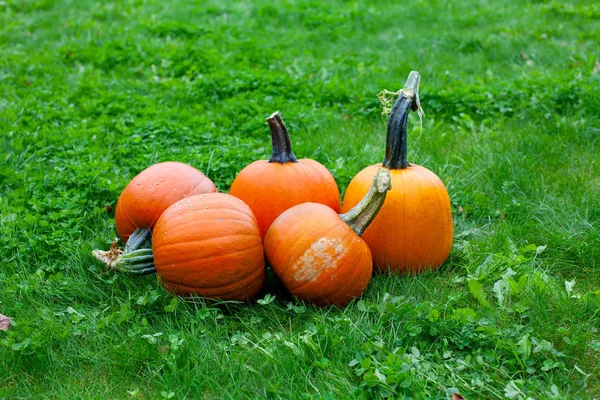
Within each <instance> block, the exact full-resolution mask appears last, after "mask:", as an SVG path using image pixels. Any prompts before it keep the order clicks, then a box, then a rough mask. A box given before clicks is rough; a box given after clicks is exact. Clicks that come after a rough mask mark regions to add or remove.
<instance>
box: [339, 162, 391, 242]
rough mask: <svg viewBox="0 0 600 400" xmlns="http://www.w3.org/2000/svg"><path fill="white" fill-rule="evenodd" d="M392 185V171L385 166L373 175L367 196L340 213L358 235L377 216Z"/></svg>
mask: <svg viewBox="0 0 600 400" xmlns="http://www.w3.org/2000/svg"><path fill="white" fill-rule="evenodd" d="M391 187H392V183H391V177H390V171H389V170H387V169H385V168H379V169H378V170H377V174H376V175H375V176H374V177H373V184H372V185H371V187H370V188H369V191H368V192H367V194H366V195H365V197H363V198H362V200H361V201H360V202H359V203H358V204H357V205H355V206H354V207H353V208H352V209H350V211H348V212H347V213H345V214H340V218H342V220H343V221H344V222H345V223H347V224H348V225H350V228H352V230H353V231H354V232H356V234H357V235H358V236H361V235H362V234H363V232H364V231H365V229H367V227H368V226H369V224H371V222H373V220H374V219H375V217H376V216H377V213H378V212H379V210H380V209H381V206H383V202H384V201H385V197H386V196H387V191H388V190H390V188H391Z"/></svg>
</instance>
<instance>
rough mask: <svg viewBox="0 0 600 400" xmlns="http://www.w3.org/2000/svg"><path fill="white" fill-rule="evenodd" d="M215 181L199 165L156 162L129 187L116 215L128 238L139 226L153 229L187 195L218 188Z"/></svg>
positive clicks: (122, 234) (121, 234) (121, 233)
mask: <svg viewBox="0 0 600 400" xmlns="http://www.w3.org/2000/svg"><path fill="white" fill-rule="evenodd" d="M216 191H217V188H216V187H215V185H214V183H213V182H212V181H211V180H210V179H208V178H207V177H206V176H205V175H204V174H203V173H202V172H200V171H198V170H197V169H196V168H194V167H191V166H189V165H187V164H183V163H180V162H163V163H159V164H154V165H152V166H151V167H148V168H146V169H145V170H143V171H142V172H140V173H139V174H138V175H137V176H136V177H135V178H133V179H132V180H131V181H130V182H129V183H128V184H127V186H126V187H125V189H124V190H123V192H122V193H121V196H120V197H119V201H118V202H117V210H116V213H115V219H116V223H117V232H118V234H119V237H120V238H121V240H123V241H124V242H127V240H128V239H129V236H130V235H131V234H132V233H133V232H134V231H135V230H136V229H137V228H140V229H145V228H149V229H152V228H153V227H154V224H155V223H156V221H158V218H159V217H160V215H161V214H162V213H163V211H165V210H166V209H167V208H168V207H169V206H170V205H172V204H173V203H175V202H177V201H179V200H181V199H183V198H184V197H187V196H192V195H195V194H201V193H211V192H216Z"/></svg>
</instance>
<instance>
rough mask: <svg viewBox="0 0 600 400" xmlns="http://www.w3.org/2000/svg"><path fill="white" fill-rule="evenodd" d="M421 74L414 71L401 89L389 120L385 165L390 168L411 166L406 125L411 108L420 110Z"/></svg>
mask: <svg viewBox="0 0 600 400" xmlns="http://www.w3.org/2000/svg"><path fill="white" fill-rule="evenodd" d="M420 82H421V75H419V73H418V72H417V71H412V72H411V73H410V75H408V79H407V80H406V83H405V84H404V88H403V89H402V90H400V96H399V97H398V100H396V103H395V104H394V107H393V108H392V112H391V114H390V120H389V122H388V129H387V138H386V145H385V158H384V159H383V166H384V167H386V168H388V169H405V168H408V167H409V166H410V163H409V162H408V160H407V158H406V156H407V152H408V149H407V144H406V126H407V125H408V114H409V112H410V110H413V111H420V110H421V104H420V103H419V83H420Z"/></svg>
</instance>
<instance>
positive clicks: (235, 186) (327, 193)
mask: <svg viewBox="0 0 600 400" xmlns="http://www.w3.org/2000/svg"><path fill="white" fill-rule="evenodd" d="M267 123H268V124H269V127H270V129H271V139H272V144H273V153H272V155H271V158H269V160H268V161H267V160H258V161H254V162H253V163H251V164H250V165H248V166H246V167H245V168H244V169H242V170H241V171H240V173H239V174H238V175H237V176H236V178H235V179H234V181H233V183H232V185H231V189H230V191H229V193H230V194H232V195H233V196H236V197H238V198H240V199H242V200H243V201H244V202H246V204H248V205H249V206H250V208H251V209H252V211H253V212H254V215H255V216H256V219H257V221H258V226H259V227H260V232H261V235H262V236H263V237H264V235H265V234H266V232H267V229H269V226H270V225H271V223H272V222H273V221H274V220H275V218H277V217H278V216H279V215H280V214H281V213H282V212H284V211H285V210H287V209H288V208H290V207H293V206H295V205H297V204H301V203H306V202H313V203H321V204H324V205H326V206H328V207H330V208H331V209H333V210H334V211H335V212H338V211H339V209H340V192H339V190H338V187H337V184H336V182H335V179H334V178H333V176H332V175H331V173H330V172H329V170H327V168H325V167H324V166H323V165H322V164H320V163H319V162H317V161H315V160H311V159H307V158H303V159H300V160H298V159H296V157H295V156H294V153H293V152H292V145H291V143H290V137H289V133H288V131H287V128H286V126H285V124H284V122H283V119H282V118H281V115H279V113H278V112H276V113H274V114H272V115H271V116H270V117H269V118H267Z"/></svg>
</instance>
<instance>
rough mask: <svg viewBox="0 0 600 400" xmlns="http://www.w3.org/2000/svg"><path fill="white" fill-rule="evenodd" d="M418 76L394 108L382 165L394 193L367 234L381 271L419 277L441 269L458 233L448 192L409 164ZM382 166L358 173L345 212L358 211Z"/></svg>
mask: <svg viewBox="0 0 600 400" xmlns="http://www.w3.org/2000/svg"><path fill="white" fill-rule="evenodd" d="M419 81H420V76H419V74H418V73H417V72H415V71H413V72H411V75H410V76H409V78H408V80H407V83H406V85H405V87H404V89H403V90H402V92H401V94H400V96H399V98H398V100H397V101H396V103H395V104H394V107H393V109H392V112H391V115H390V120H389V125H388V131H387V146H386V155H385V159H384V162H383V166H384V167H385V168H388V169H389V171H390V174H391V179H392V189H391V190H390V192H389V193H388V195H387V198H386V200H385V203H384V204H383V207H382V208H381V210H380V212H379V214H378V215H377V217H376V218H375V220H374V221H373V223H372V224H371V225H370V226H369V228H367V230H366V231H365V233H364V234H363V239H364V240H365V242H367V243H368V245H369V247H370V248H371V252H372V253H373V261H374V263H375V265H376V268H377V269H378V270H380V271H387V270H392V271H397V272H420V271H422V270H424V269H432V268H437V267H439V266H440V265H441V264H442V263H443V262H444V261H445V260H446V258H447V257H448V255H449V254H450V249H451V247H452V238H453V233H454V228H453V225H452V210H451V206H450V198H449V196H448V192H447V190H446V188H445V186H444V184H443V183H442V181H441V180H440V178H438V176H437V175H435V174H434V173H433V172H431V171H430V170H428V169H427V168H424V167H421V166H418V165H415V164H410V163H409V162H408V161H407V158H406V154H407V146H406V127H407V121H408V114H409V112H410V110H411V109H413V110H416V109H417V108H418V107H419V105H418V86H419ZM380 166H381V164H377V165H371V166H369V167H367V168H365V169H363V170H362V171H361V172H359V173H358V174H357V175H356V176H355V177H354V178H353V179H352V181H351V182H350V184H349V185H348V189H347V190H346V194H345V197H344V205H343V207H342V210H343V211H344V210H349V209H351V208H352V207H354V206H355V205H356V204H357V203H358V202H359V201H360V199H361V198H362V196H364V194H365V193H366V192H367V190H369V186H370V181H371V178H372V176H373V174H374V173H375V171H377V169H378V168H379V167H380Z"/></svg>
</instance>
